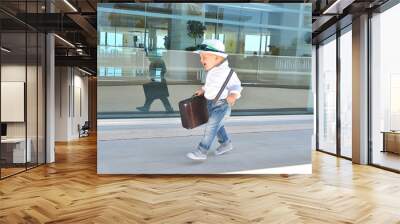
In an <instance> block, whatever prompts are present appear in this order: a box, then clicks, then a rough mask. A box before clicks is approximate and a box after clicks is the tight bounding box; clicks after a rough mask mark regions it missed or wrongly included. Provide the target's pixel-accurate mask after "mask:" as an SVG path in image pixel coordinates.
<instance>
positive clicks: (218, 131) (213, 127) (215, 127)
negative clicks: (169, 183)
mask: <svg viewBox="0 0 400 224" xmlns="http://www.w3.org/2000/svg"><path fill="white" fill-rule="evenodd" d="M207 108H208V117H209V118H208V122H207V124H206V128H205V130H204V135H203V138H202V139H201V142H200V144H199V146H198V148H199V149H200V150H201V151H202V152H204V153H207V152H208V150H209V149H210V147H211V145H212V143H213V142H214V139H215V137H217V138H218V142H219V143H220V144H226V143H229V142H230V141H231V140H230V138H229V136H228V134H227V133H226V130H225V127H224V120H225V119H224V118H226V117H228V116H229V115H230V114H231V107H230V106H229V104H228V101H226V99H222V100H218V101H217V102H216V103H213V101H212V100H207Z"/></svg>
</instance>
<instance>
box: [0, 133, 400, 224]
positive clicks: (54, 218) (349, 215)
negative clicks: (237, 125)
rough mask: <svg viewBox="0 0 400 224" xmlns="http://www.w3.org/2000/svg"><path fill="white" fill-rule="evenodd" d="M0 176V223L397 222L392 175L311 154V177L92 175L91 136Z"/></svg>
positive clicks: (399, 193) (399, 191)
mask: <svg viewBox="0 0 400 224" xmlns="http://www.w3.org/2000/svg"><path fill="white" fill-rule="evenodd" d="M56 158H57V162H56V163H55V164H51V165H47V166H42V167H39V168H36V169H33V170H30V171H28V172H26V173H22V174H19V175H17V176H14V177H11V178H8V179H5V180H3V181H0V223H7V224H9V223H11V224H13V223H373V224H376V223H385V224H386V223H400V200H399V199H400V175H398V174H395V173H390V172H387V171H384V170H380V169H377V168H374V167H368V166H358V165H352V164H351V163H350V162H349V161H347V160H343V159H337V158H335V157H333V156H330V155H326V154H323V153H319V152H313V172H314V173H313V175H309V176H303V175H290V176H279V175H275V176H122V175H121V176H98V175H97V174H96V139H95V138H93V137H91V138H86V139H84V140H81V141H77V142H71V143H69V144H58V145H57V154H56Z"/></svg>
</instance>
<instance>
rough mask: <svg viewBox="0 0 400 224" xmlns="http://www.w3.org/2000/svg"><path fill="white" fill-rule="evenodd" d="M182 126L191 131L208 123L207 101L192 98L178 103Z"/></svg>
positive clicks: (202, 97)
mask: <svg viewBox="0 0 400 224" xmlns="http://www.w3.org/2000/svg"><path fill="white" fill-rule="evenodd" d="M179 112H180V114H181V121H182V126H183V127H184V128H186V129H192V128H195V127H197V126H200V125H202V124H205V123H207V122H208V109H207V99H206V98H204V96H193V97H190V98H188V99H184V100H182V101H180V102H179Z"/></svg>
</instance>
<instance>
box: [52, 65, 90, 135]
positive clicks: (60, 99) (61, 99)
mask: <svg viewBox="0 0 400 224" xmlns="http://www.w3.org/2000/svg"><path fill="white" fill-rule="evenodd" d="M55 85H56V92H55V120H56V122H55V123H56V133H55V140H56V141H70V140H73V139H77V138H79V133H78V124H80V125H83V124H84V122H85V121H87V120H88V78H87V77H86V76H83V73H82V72H80V71H79V70H77V69H76V68H72V67H56V84H55ZM79 96H80V97H79ZM79 101H81V102H79ZM80 105H81V108H79V106H80ZM80 109H81V110H82V111H81V112H80Z"/></svg>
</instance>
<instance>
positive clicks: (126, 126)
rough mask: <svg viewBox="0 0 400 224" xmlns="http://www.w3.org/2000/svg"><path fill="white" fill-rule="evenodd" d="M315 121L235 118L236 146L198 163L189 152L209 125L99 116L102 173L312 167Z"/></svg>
mask: <svg viewBox="0 0 400 224" xmlns="http://www.w3.org/2000/svg"><path fill="white" fill-rule="evenodd" d="M312 125H313V120H312V116H309V115H303V116H266V117H231V118H230V119H228V121H227V122H226V125H225V127H226V128H227V131H228V133H230V135H231V137H232V141H233V144H234V146H235V149H234V150H233V151H232V152H230V153H228V154H226V155H222V156H218V157H217V156H213V154H212V153H211V155H210V156H209V159H207V160H206V161H204V162H196V161H191V160H189V159H188V158H186V156H185V155H186V153H187V152H190V151H192V150H194V149H195V148H196V146H197V144H198V143H199V141H200V139H201V137H202V135H203V131H204V127H199V128H196V129H194V130H186V129H183V128H182V127H181V124H180V120H179V119H171V118H169V119H125V120H119V119H117V120H100V121H99V130H98V136H99V137H98V146H97V148H98V163H97V164H98V173H99V174H216V173H232V172H233V173H238V172H239V173H241V172H245V173H253V172H252V171H254V173H255V171H256V170H258V171H259V170H263V173H269V172H268V169H271V168H282V171H283V172H285V171H284V170H285V169H283V168H285V167H290V166H295V165H300V166H304V165H308V166H307V169H309V170H311V165H310V164H311V136H312V128H313V127H312ZM217 145H218V143H216V142H215V143H214V145H213V147H212V149H215V148H216V147H217ZM297 168H298V167H297ZM286 171H288V170H286ZM275 172H279V169H278V170H277V169H275ZM298 172H300V173H303V172H304V170H303V171H300V170H299V171H298ZM307 172H308V171H306V173H307ZM310 172H311V171H310ZM258 173H259V172H258ZM286 173H287V172H286ZM290 173H296V170H290Z"/></svg>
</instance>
